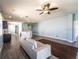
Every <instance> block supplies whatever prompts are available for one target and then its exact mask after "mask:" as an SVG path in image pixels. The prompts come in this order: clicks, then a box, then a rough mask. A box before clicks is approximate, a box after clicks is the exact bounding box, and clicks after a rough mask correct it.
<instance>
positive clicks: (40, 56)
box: [34, 44, 51, 59]
mask: <svg viewBox="0 0 79 59" xmlns="http://www.w3.org/2000/svg"><path fill="white" fill-rule="evenodd" d="M34 51H35V54H36V56H37V59H45V58H47V57H49V56H51V46H50V45H48V44H45V45H43V46H41V47H38V48H36V49H35V50H34Z"/></svg>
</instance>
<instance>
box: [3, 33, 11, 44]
mask: <svg viewBox="0 0 79 59" xmlns="http://www.w3.org/2000/svg"><path fill="white" fill-rule="evenodd" d="M10 41H11V34H3V43H7V42H10Z"/></svg>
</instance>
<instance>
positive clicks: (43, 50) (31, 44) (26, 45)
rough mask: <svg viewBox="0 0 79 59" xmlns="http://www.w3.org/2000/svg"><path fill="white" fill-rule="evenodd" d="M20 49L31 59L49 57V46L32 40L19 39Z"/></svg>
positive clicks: (45, 58)
mask: <svg viewBox="0 0 79 59" xmlns="http://www.w3.org/2000/svg"><path fill="white" fill-rule="evenodd" d="M20 43H21V46H22V48H23V49H24V50H25V51H26V53H27V54H28V55H29V56H30V58H31V59H47V58H48V57H50V56H51V46H50V45H48V44H43V43H40V42H37V41H35V40H33V39H28V40H25V39H20Z"/></svg>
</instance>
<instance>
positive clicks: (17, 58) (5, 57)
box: [0, 35, 30, 59]
mask: <svg viewBox="0 0 79 59" xmlns="http://www.w3.org/2000/svg"><path fill="white" fill-rule="evenodd" d="M18 39H19V38H18V37H17V36H14V35H12V39H11V42H10V43H6V44H4V45H3V47H2V51H1V53H0V59H30V58H29V57H28V56H27V55H26V53H25V52H24V51H23V49H22V48H21V47H20V44H19V41H18Z"/></svg>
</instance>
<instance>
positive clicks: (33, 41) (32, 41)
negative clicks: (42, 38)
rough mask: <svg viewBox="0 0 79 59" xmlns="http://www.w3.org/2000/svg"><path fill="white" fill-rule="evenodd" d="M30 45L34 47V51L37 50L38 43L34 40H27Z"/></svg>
mask: <svg viewBox="0 0 79 59" xmlns="http://www.w3.org/2000/svg"><path fill="white" fill-rule="evenodd" d="M27 41H28V42H29V43H30V44H32V46H34V49H35V48H37V42H36V41H35V40H33V39H28V40H27Z"/></svg>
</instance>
